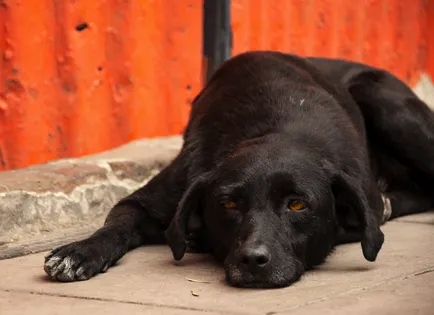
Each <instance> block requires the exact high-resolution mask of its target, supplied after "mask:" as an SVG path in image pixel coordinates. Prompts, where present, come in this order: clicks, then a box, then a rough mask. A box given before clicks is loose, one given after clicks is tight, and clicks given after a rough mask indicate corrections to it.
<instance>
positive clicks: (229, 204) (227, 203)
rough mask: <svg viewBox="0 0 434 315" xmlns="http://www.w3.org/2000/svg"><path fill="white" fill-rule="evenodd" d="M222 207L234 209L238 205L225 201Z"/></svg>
mask: <svg viewBox="0 0 434 315" xmlns="http://www.w3.org/2000/svg"><path fill="white" fill-rule="evenodd" d="M222 205H223V206H224V207H225V208H226V209H234V208H235V207H236V206H237V204H236V203H235V202H233V201H231V200H225V201H223V203H222Z"/></svg>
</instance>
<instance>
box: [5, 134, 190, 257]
mask: <svg viewBox="0 0 434 315" xmlns="http://www.w3.org/2000/svg"><path fill="white" fill-rule="evenodd" d="M181 143H182V141H181V137H169V138H159V139H153V140H139V141H134V142H131V143H129V144H127V145H124V146H122V147H119V148H117V149H114V150H110V151H107V152H103V153H101V154H97V155H92V156H87V157H83V158H79V159H68V160H59V161H55V162H51V163H47V164H44V165H36V166H32V167H28V168H25V169H19V170H14V171H8V172H0V259H2V258H10V257H15V256H18V255H23V254H27V253H31V252H39V251H43V250H47V249H49V248H51V247H52V246H56V245H57V244H58V243H59V242H60V243H61V242H64V243H65V242H68V241H71V239H73V238H74V237H75V236H76V238H81V237H82V234H83V233H87V232H88V231H90V230H94V229H95V228H97V227H99V226H101V225H102V223H103V220H104V218H105V217H106V215H107V212H108V211H109V210H110V208H111V207H112V206H113V205H114V203H116V202H117V201H118V200H120V199H121V198H122V197H124V196H126V195H128V194H130V193H131V192H133V191H134V190H136V189H138V188H139V187H141V186H143V185H144V184H145V183H146V182H147V181H148V180H149V179H150V178H151V177H152V176H154V175H155V174H156V173H157V172H158V171H159V170H161V168H162V167H164V166H165V165H167V164H168V163H169V162H170V161H171V160H172V159H173V158H174V156H175V155H176V154H177V153H178V151H179V148H180V146H181ZM62 235H63V236H62ZM62 237H63V238H64V239H62Z"/></svg>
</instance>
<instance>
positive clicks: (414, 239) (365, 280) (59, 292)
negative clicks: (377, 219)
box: [0, 212, 434, 315]
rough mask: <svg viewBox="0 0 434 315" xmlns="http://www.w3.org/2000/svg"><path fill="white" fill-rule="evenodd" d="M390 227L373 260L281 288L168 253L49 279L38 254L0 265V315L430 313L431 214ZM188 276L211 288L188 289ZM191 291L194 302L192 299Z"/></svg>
mask: <svg viewBox="0 0 434 315" xmlns="http://www.w3.org/2000/svg"><path fill="white" fill-rule="evenodd" d="M408 218H411V221H414V222H399V221H392V222H388V223H387V224H386V225H385V226H384V227H383V231H384V233H385V235H386V241H385V244H384V245H383V249H382V250H381V252H380V254H379V256H378V260H377V261H376V262H375V263H370V262H367V261H366V260H364V258H363V255H362V252H361V248H360V244H347V245H342V246H339V247H338V248H337V250H336V252H335V253H334V254H333V255H332V256H331V257H330V258H329V259H328V261H327V262H326V263H325V264H324V265H321V266H320V267H318V268H317V269H316V270H314V271H311V272H308V273H307V274H306V275H305V276H304V277H303V278H302V279H301V281H299V282H297V283H296V284H294V285H292V286H290V287H288V288H283V289H273V290H254V289H239V288H232V287H229V286H228V285H227V284H226V282H225V281H224V274H223V270H222V268H221V267H220V266H219V265H217V264H215V263H214V262H213V260H212V259H211V258H210V257H208V256H206V255H199V254H187V255H186V257H185V259H184V260H182V261H181V262H179V263H175V262H174V261H173V260H172V255H171V253H170V250H169V249H168V248H167V247H164V246H150V247H142V248H138V249H137V250H134V251H133V252H131V253H129V254H127V255H126V256H125V257H124V258H123V259H121V260H120V262H119V263H118V264H117V265H116V266H115V267H113V268H111V269H110V270H109V271H108V272H107V273H105V274H101V275H98V276H96V277H95V278H93V279H91V280H89V281H84V282H75V283H56V282H52V281H50V280H49V279H48V278H47V277H46V275H45V273H44V271H43V268H42V265H43V260H44V259H43V256H44V254H43V253H39V254H34V255H28V256H24V257H18V258H13V259H6V260H3V261H0V310H2V311H3V312H2V314H3V313H4V314H8V315H9V314H77V312H81V313H82V314H91V313H92V314H94V313H95V314H103V313H104V314H115V313H117V314H127V313H129V312H130V313H132V314H135V313H141V314H169V315H170V314H182V315H183V314H199V313H209V314H228V315H230V314H264V315H265V314H267V315H271V314H338V315H339V314H342V315H344V314H345V315H346V314H355V315H358V314H360V315H361V314H370V313H372V314H376V315H379V314H391V315H392V314H393V315H395V314H420V315H431V314H433V310H434V299H433V296H434V285H433V283H434V250H433V240H434V225H433V218H434V212H430V213H425V214H421V215H415V216H411V217H408ZM188 278H190V279H191V278H192V279H197V280H202V281H206V282H208V283H197V282H190V281H188ZM192 291H193V292H195V293H196V295H197V296H193V295H192Z"/></svg>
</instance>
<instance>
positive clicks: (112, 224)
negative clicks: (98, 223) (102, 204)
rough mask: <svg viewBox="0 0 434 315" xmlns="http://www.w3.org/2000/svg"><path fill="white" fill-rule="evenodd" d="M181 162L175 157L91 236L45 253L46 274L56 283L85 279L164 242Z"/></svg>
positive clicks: (180, 186)
mask: <svg viewBox="0 0 434 315" xmlns="http://www.w3.org/2000/svg"><path fill="white" fill-rule="evenodd" d="M183 161H184V159H183V158H182V156H178V157H177V158H176V159H175V160H174V161H173V162H172V163H171V164H170V165H169V166H168V167H167V168H166V169H164V170H163V171H162V172H160V173H159V174H158V175H157V176H155V177H154V178H153V179H152V180H151V181H150V182H149V183H148V184H147V185H145V186H144V187H142V188H141V189H139V190H137V191H136V192H134V193H133V194H131V195H130V196H128V197H126V198H125V199H123V200H121V201H120V202H119V203H118V204H117V205H115V206H114V207H113V208H112V209H111V211H110V213H109V215H108V216H107V219H106V222H105V224H104V226H103V227H102V228H100V229H99V230H98V231H96V232H95V233H94V234H93V235H92V236H90V237H89V238H87V239H85V240H82V241H78V242H74V243H71V244H68V245H64V246H61V247H59V248H56V249H55V250H53V251H52V252H51V253H50V254H48V256H46V257H45V264H44V270H45V272H46V273H47V274H48V275H49V276H50V277H51V278H52V279H53V280H58V281H77V280H87V279H89V278H91V277H92V276H94V275H96V274H98V273H100V272H104V271H106V270H107V269H108V268H109V267H110V266H112V265H114V264H115V263H116V262H117V261H118V260H119V259H120V258H121V257H122V256H123V255H125V253H126V252H127V251H129V250H131V249H133V248H135V247H138V246H140V245H142V244H158V243H163V242H164V241H165V237H164V231H165V230H166V229H167V227H168V225H169V224H170V221H171V220H172V218H173V216H174V214H175V211H176V206H177V204H178V202H179V200H180V198H181V196H182V193H183V192H184V190H185V189H184V186H185V177H186V175H185V174H186V172H185V164H184V162H183Z"/></svg>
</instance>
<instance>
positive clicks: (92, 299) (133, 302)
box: [0, 288, 247, 315]
mask: <svg viewBox="0 0 434 315" xmlns="http://www.w3.org/2000/svg"><path fill="white" fill-rule="evenodd" d="M0 290H1V291H4V292H9V293H21V294H34V295H41V296H51V297H61V298H69V299H77V300H90V301H100V302H109V303H122V304H132V305H141V306H150V307H159V308H170V309H179V310H186V311H196V312H204V313H217V314H222V315H226V314H227V315H245V314H247V313H240V312H227V311H219V310H213V309H203V308H195V307H187V306H175V305H168V304H158V303H151V302H137V301H123V300H118V299H111V298H99V297H85V296H77V295H68V294H61V293H50V292H37V291H26V290H17V289H2V288H0Z"/></svg>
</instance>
